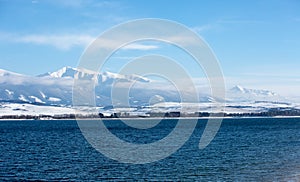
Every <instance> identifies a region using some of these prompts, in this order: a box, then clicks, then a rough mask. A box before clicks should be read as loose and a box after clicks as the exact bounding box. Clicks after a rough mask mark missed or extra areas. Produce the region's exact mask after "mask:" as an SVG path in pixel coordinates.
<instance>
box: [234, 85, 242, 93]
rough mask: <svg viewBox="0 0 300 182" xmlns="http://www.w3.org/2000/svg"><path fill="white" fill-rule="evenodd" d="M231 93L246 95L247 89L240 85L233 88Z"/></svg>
mask: <svg viewBox="0 0 300 182" xmlns="http://www.w3.org/2000/svg"><path fill="white" fill-rule="evenodd" d="M231 91H235V92H241V93H245V89H244V88H243V87H242V86H240V85H236V86H234V87H233V88H231Z"/></svg>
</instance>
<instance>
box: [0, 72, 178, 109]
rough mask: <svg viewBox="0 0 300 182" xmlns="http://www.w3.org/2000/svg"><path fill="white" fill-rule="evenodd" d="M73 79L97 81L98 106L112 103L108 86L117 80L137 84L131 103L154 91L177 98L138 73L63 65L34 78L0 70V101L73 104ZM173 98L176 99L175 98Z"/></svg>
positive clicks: (144, 98)
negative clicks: (113, 71) (97, 70)
mask: <svg viewBox="0 0 300 182" xmlns="http://www.w3.org/2000/svg"><path fill="white" fill-rule="evenodd" d="M74 79H81V80H92V81H94V82H95V83H96V84H95V86H96V88H95V93H96V103H97V105H111V104H112V103H111V99H110V97H111V87H112V84H113V83H114V82H115V81H118V83H124V84H131V83H137V85H138V84H140V86H139V87H136V88H134V89H132V90H131V92H130V95H131V96H130V102H131V103H134V104H136V105H138V104H145V103H146V102H149V99H150V97H151V96H152V95H154V94H161V95H162V96H163V97H164V98H165V99H167V100H170V101H174V100H175V101H176V100H177V101H178V99H177V97H176V96H174V95H176V94H173V93H172V92H173V91H170V92H164V93H160V92H161V89H160V91H159V90H157V89H155V88H153V89H150V87H147V88H145V86H144V85H141V84H147V83H150V82H151V80H150V79H148V78H145V77H142V76H138V75H121V74H117V73H111V72H103V73H97V72H93V71H90V70H83V69H78V68H72V67H64V68H62V69H59V70H58V71H55V72H48V73H45V74H41V75H38V76H36V77H33V76H26V75H21V74H17V73H13V72H9V71H5V70H0V101H2V102H3V101H5V102H17V103H18V102H26V103H34V104H46V105H72V87H73V83H74ZM174 98H175V99H174Z"/></svg>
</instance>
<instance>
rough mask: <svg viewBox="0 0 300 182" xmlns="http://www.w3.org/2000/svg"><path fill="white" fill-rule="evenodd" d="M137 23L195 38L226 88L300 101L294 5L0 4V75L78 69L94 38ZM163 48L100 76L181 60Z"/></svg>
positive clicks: (32, 0)
mask: <svg viewBox="0 0 300 182" xmlns="http://www.w3.org/2000/svg"><path fill="white" fill-rule="evenodd" d="M141 18H161V19H168V20H172V21H175V22H178V23H180V24H183V25H185V26H187V27H188V28H190V29H191V30H192V31H195V32H196V33H197V34H198V35H199V36H201V37H202V38H203V39H204V40H205V41H206V42H207V43H208V45H209V46H210V47H211V49H212V50H213V52H214V53H215V55H216V57H217V58H218V60H219V62H220V65H221V68H222V70H223V74H224V76H225V78H226V83H227V84H228V85H235V84H239V85H243V86H247V87H254V88H264V89H271V90H273V91H277V92H279V93H282V94H286V95H287V94H290V95H298V96H299V93H300V72H299V68H300V1H298V0H285V1H282V0H269V1H268V0H254V1H231V0H229V1H221V0H218V1H200V0H195V1H193V0H190V1H172V0H164V1H160V0H152V1H139V0H123V1H94V0H62V1H59V0H16V1H10V0H0V22H1V23H0V49H1V51H0V69H5V70H9V71H13V72H17V73H22V74H27V75H38V74H42V73H45V72H48V71H55V70H58V69H60V68H61V67H64V66H72V67H76V66H77V65H78V62H79V60H80V57H81V55H82V54H83V52H84V50H85V49H86V48H87V46H88V45H89V44H90V43H91V42H92V41H93V40H95V38H97V36H99V35H101V33H103V32H104V31H106V30H108V29H110V28H111V27H113V26H116V25H118V24H120V23H124V22H128V21H131V20H134V19H141ZM165 47H166V46H162V45H161V44H157V43H151V42H150V43H149V42H146V43H145V42H142V43H138V44H135V45H133V46H132V47H131V48H130V49H128V51H127V52H126V51H125V52H123V53H122V54H120V55H116V56H115V59H114V60H112V62H111V64H108V65H107V67H105V69H106V70H108V71H112V72H115V71H118V70H117V69H116V68H117V67H118V66H120V65H122V64H124V62H122V60H124V59H125V60H126V58H128V59H129V58H131V57H132V56H133V55H135V54H137V53H141V54H142V53H149V52H150V53H156V54H159V53H162V52H164V53H165V52H168V51H169V53H167V55H171V54H172V55H173V56H174V57H177V58H178V59H180V58H181V53H177V52H178V51H176V50H175V49H174V48H170V49H166V48H165ZM160 48H161V49H160ZM171 50H172V51H171ZM151 51H152V52H151ZM179 52H180V51H179ZM182 58H183V57H182ZM181 61H182V60H181ZM179 62H180V60H179ZM183 64H184V63H183ZM187 67H189V64H187ZM190 69H191V70H192V69H193V66H192V65H191V66H190Z"/></svg>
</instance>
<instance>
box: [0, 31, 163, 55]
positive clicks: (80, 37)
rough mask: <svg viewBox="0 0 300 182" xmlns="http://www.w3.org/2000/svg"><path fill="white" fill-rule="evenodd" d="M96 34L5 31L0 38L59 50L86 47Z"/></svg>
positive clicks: (148, 47)
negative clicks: (13, 32) (17, 33)
mask: <svg viewBox="0 0 300 182" xmlns="http://www.w3.org/2000/svg"><path fill="white" fill-rule="evenodd" d="M96 39H97V37H96V36H91V35H88V34H62V35H59V34H57V35H45V34H30V35H16V34H10V33H5V32H0V40H4V41H8V42H17V43H28V44H36V45H45V46H53V47H55V48H57V49H60V50H64V51H66V50H70V49H71V48H73V47H76V46H80V47H87V46H88V45H89V44H90V43H92V42H93V41H94V40H96ZM117 43H118V41H117V40H106V41H105V45H102V46H101V47H108V48H111V47H112V46H114V45H116V44H117ZM157 48H159V47H158V46H157V45H148V44H142V43H131V44H128V45H126V46H124V47H122V49H124V50H151V49H157Z"/></svg>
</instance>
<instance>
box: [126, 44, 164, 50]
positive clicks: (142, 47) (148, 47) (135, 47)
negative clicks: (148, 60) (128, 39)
mask: <svg viewBox="0 0 300 182" xmlns="http://www.w3.org/2000/svg"><path fill="white" fill-rule="evenodd" d="M158 48H159V47H158V46H156V45H144V44H137V43H133V44H129V45H126V46H124V47H122V49H125V50H151V49H158Z"/></svg>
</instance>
